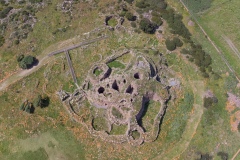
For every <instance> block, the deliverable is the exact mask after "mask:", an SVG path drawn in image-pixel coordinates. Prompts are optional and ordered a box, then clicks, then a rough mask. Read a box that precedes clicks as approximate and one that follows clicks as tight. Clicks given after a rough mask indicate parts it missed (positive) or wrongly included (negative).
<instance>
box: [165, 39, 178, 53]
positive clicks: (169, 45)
mask: <svg viewBox="0 0 240 160" xmlns="http://www.w3.org/2000/svg"><path fill="white" fill-rule="evenodd" d="M165 44H166V47H167V49H168V50H169V51H174V50H175V49H176V44H175V42H174V41H171V40H170V39H167V40H166V41H165Z"/></svg>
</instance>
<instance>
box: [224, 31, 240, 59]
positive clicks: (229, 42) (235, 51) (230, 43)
mask: <svg viewBox="0 0 240 160" xmlns="http://www.w3.org/2000/svg"><path fill="white" fill-rule="evenodd" d="M222 37H223V39H224V40H225V41H226V42H227V44H228V45H229V47H230V48H231V49H232V50H233V52H234V53H235V54H236V55H237V56H238V58H239V59H240V52H239V50H238V49H237V47H236V46H235V45H234V44H233V42H232V41H231V40H230V39H229V38H228V37H227V36H224V35H223V36H222Z"/></svg>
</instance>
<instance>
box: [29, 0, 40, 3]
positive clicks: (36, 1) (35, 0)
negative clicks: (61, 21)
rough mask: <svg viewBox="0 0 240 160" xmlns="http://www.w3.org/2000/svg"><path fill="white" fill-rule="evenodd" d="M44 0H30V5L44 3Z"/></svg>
mask: <svg viewBox="0 0 240 160" xmlns="http://www.w3.org/2000/svg"><path fill="white" fill-rule="evenodd" d="M42 1H43V0H29V2H30V3H40V2H42Z"/></svg>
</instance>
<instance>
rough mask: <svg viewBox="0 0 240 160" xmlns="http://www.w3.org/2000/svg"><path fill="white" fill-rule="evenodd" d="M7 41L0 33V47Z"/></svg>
mask: <svg viewBox="0 0 240 160" xmlns="http://www.w3.org/2000/svg"><path fill="white" fill-rule="evenodd" d="M4 43H5V39H4V37H3V36H2V35H0V47H1V46H2V45H3V44H4Z"/></svg>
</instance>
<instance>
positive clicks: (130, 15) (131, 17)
mask: <svg viewBox="0 0 240 160" xmlns="http://www.w3.org/2000/svg"><path fill="white" fill-rule="evenodd" d="M125 17H126V18H127V19H128V20H129V21H135V20H136V16H134V15H133V14H132V13H131V12H127V13H126V15H125Z"/></svg>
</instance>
